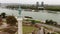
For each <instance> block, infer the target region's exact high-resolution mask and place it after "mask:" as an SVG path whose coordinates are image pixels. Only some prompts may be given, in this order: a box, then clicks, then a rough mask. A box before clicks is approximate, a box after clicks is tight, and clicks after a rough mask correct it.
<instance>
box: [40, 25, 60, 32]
mask: <svg viewBox="0 0 60 34" xmlns="http://www.w3.org/2000/svg"><path fill="white" fill-rule="evenodd" d="M39 25H42V26H45V27H47V28H52V29H53V30H54V31H59V32H60V28H57V27H54V26H51V25H46V24H39Z"/></svg>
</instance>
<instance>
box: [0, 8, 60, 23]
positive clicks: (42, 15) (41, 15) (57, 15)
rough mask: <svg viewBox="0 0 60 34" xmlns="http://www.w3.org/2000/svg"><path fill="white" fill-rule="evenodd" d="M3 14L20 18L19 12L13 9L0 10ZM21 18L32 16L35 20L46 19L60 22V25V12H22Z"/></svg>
mask: <svg viewBox="0 0 60 34" xmlns="http://www.w3.org/2000/svg"><path fill="white" fill-rule="evenodd" d="M2 12H5V13H6V14H7V15H14V16H19V15H18V11H17V10H11V9H6V8H0V14H1V13H2ZM21 16H22V17H24V16H30V17H33V19H37V20H41V21H45V20H46V19H48V20H51V19H52V20H53V21H56V22H58V24H60V12H58V11H48V10H39V12H32V11H25V10H22V12H21Z"/></svg>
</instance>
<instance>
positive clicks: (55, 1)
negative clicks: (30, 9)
mask: <svg viewBox="0 0 60 34" xmlns="http://www.w3.org/2000/svg"><path fill="white" fill-rule="evenodd" d="M42 1H43V2H44V4H50V5H60V0H0V3H20V4H36V2H39V4H40V3H41V2H42Z"/></svg>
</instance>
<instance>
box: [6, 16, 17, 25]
mask: <svg viewBox="0 0 60 34" xmlns="http://www.w3.org/2000/svg"><path fill="white" fill-rule="evenodd" d="M6 21H7V24H10V25H16V22H17V20H16V18H15V17H14V16H7V18H6Z"/></svg>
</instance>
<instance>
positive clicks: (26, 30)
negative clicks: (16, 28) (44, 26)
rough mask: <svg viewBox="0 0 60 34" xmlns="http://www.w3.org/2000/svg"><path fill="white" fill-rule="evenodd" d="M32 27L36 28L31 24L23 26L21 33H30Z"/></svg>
mask: <svg viewBox="0 0 60 34" xmlns="http://www.w3.org/2000/svg"><path fill="white" fill-rule="evenodd" d="M33 29H36V28H35V27H32V26H23V34H28V33H31V32H32V31H33Z"/></svg>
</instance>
